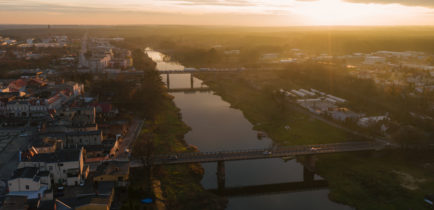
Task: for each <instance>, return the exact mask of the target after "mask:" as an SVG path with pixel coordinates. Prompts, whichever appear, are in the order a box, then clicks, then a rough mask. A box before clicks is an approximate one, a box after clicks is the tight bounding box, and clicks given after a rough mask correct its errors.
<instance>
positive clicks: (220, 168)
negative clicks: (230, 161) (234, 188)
mask: <svg viewBox="0 0 434 210" xmlns="http://www.w3.org/2000/svg"><path fill="white" fill-rule="evenodd" d="M225 180H226V176H225V162H224V161H218V162H217V186H218V190H219V191H221V190H224V189H225V182H226V181H225Z"/></svg>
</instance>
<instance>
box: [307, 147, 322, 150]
mask: <svg viewBox="0 0 434 210" xmlns="http://www.w3.org/2000/svg"><path fill="white" fill-rule="evenodd" d="M320 149H321V148H319V147H312V148H310V150H312V151H317V150H320Z"/></svg>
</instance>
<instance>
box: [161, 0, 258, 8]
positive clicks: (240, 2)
mask: <svg viewBox="0 0 434 210" xmlns="http://www.w3.org/2000/svg"><path fill="white" fill-rule="evenodd" d="M169 1H170V2H172V3H174V4H177V5H195V6H237V7H239V6H256V5H257V4H255V3H252V2H250V1H246V0H180V1H173V0H169Z"/></svg>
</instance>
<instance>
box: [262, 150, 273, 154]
mask: <svg viewBox="0 0 434 210" xmlns="http://www.w3.org/2000/svg"><path fill="white" fill-rule="evenodd" d="M263 154H264V155H272V154H273V153H272V152H271V151H268V150H265V151H264V153H263Z"/></svg>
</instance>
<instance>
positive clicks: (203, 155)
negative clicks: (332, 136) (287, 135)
mask: <svg viewBox="0 0 434 210" xmlns="http://www.w3.org/2000/svg"><path fill="white" fill-rule="evenodd" d="M382 148H383V144H379V143H375V142H344V143H334V144H316V145H300V146H288V147H279V148H275V149H250V150H234V151H221V152H191V153H174V154H166V155H156V156H153V157H152V158H151V160H150V161H151V162H149V164H151V165H170V164H183V163H206V162H219V161H235V160H252V159H267V158H282V157H288V156H300V155H317V154H327V153H338V152H355V151H367V150H379V149H382Z"/></svg>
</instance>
